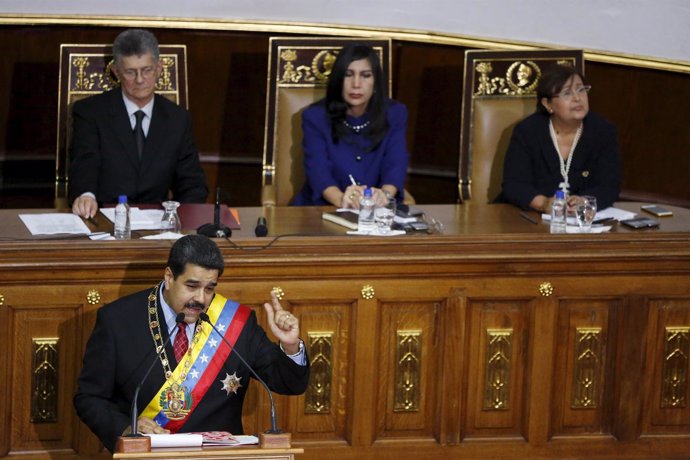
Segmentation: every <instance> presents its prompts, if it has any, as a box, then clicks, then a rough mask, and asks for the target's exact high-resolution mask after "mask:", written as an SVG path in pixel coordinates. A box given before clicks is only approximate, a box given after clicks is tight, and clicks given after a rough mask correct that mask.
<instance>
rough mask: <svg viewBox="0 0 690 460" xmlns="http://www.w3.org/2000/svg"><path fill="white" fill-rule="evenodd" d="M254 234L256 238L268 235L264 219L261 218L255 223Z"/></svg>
mask: <svg viewBox="0 0 690 460" xmlns="http://www.w3.org/2000/svg"><path fill="white" fill-rule="evenodd" d="M254 234H255V235H256V236H266V235H268V227H267V226H266V218H265V217H263V216H261V217H259V218H258V219H257V221H256V228H255V229H254Z"/></svg>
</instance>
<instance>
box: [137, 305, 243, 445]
mask: <svg viewBox="0 0 690 460" xmlns="http://www.w3.org/2000/svg"><path fill="white" fill-rule="evenodd" d="M206 313H207V314H208V316H209V318H210V320H211V322H212V323H213V324H215V326H216V328H217V329H218V330H219V331H220V332H221V333H222V334H224V337H225V339H226V340H227V341H228V342H229V343H230V344H232V345H233V346H234V345H235V342H236V341H237V338H238V337H239V335H240V332H242V329H243V328H244V324H245V323H246V321H247V318H248V317H249V314H250V313H251V310H250V309H249V308H248V307H245V306H243V305H240V304H238V303H237V302H233V301H231V300H228V299H226V298H225V297H223V296H221V295H219V294H216V295H215V297H214V298H213V301H212V302H211V305H210V306H209V307H208V311H207V312H206ZM230 353H231V349H230V348H229V347H228V346H227V345H226V344H225V342H224V341H223V339H221V338H220V337H218V334H217V333H216V332H215V331H214V330H213V328H212V327H211V326H210V325H209V324H207V323H205V322H202V321H200V322H199V324H197V328H196V331H195V333H194V338H193V339H192V343H191V345H190V347H189V349H188V350H187V354H186V355H185V356H184V358H182V360H181V361H180V362H179V363H178V364H177V367H176V368H175V370H174V371H173V372H172V374H171V375H170V376H169V377H168V379H167V380H166V381H165V382H164V383H163V386H162V387H161V388H160V389H159V390H158V392H157V393H156V395H155V396H154V398H153V399H152V400H151V402H149V404H148V406H146V409H144V411H143V412H142V413H141V416H143V417H148V418H151V419H153V420H155V421H156V423H158V425H160V426H162V427H163V428H165V429H168V430H170V432H171V433H177V432H178V431H179V430H180V429H181V428H182V426H183V425H184V424H185V422H186V421H187V420H188V419H189V416H190V415H191V413H192V412H194V409H195V408H196V407H197V405H198V403H199V402H200V401H201V399H202V398H203V397H204V395H205V394H206V392H207V391H208V389H209V388H210V387H211V385H212V384H213V381H214V379H215V378H216V376H217V375H218V372H219V371H220V369H221V368H222V367H223V364H224V363H225V361H226V360H227V358H228V355H230Z"/></svg>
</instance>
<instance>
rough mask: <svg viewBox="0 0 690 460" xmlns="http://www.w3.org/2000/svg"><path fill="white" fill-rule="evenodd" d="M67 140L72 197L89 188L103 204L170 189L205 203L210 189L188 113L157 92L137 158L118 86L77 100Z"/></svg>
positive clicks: (162, 195)
mask: <svg viewBox="0 0 690 460" xmlns="http://www.w3.org/2000/svg"><path fill="white" fill-rule="evenodd" d="M72 119H73V134H72V140H71V145H70V168H69V195H70V200H74V199H75V198H76V197H78V196H79V195H81V194H82V193H84V192H93V193H94V194H95V195H96V200H97V201H98V202H99V203H100V204H101V205H103V204H106V203H117V197H118V196H119V195H127V197H128V198H129V201H130V202H131V203H160V202H162V201H165V200H166V199H167V198H168V190H172V194H173V199H174V200H177V201H180V202H182V203H203V202H205V201H206V195H207V194H208V190H207V188H206V181H205V178H204V172H203V170H202V168H201V163H200V162H199V154H198V151H197V148H196V145H195V143H194V135H193V133H192V123H191V119H190V117H189V113H188V112H187V111H186V110H185V109H183V108H182V107H180V106H178V105H177V104H175V103H173V102H171V101H169V100H168V99H166V98H164V97H163V96H160V95H155V102H154V104H153V113H152V114H151V124H150V126H149V130H148V134H147V137H146V140H145V142H144V153H143V155H142V158H141V160H140V159H139V155H138V153H137V148H136V144H135V140H134V134H133V131H132V125H131V124H130V121H129V117H128V115H127V109H126V108H125V103H124V101H123V100H122V90H121V89H120V88H116V89H113V90H110V91H107V92H105V93H102V94H98V95H95V96H91V97H89V98H86V99H83V100H81V101H78V102H75V104H74V108H73V109H72Z"/></svg>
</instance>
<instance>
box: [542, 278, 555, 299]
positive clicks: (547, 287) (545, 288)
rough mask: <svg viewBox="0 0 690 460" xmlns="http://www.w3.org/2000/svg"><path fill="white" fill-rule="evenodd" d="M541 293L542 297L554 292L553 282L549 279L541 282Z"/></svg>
mask: <svg viewBox="0 0 690 460" xmlns="http://www.w3.org/2000/svg"><path fill="white" fill-rule="evenodd" d="M539 294H541V295H542V297H549V296H550V295H551V294H553V284H551V283H550V282H548V281H544V282H543V283H541V284H540V285H539Z"/></svg>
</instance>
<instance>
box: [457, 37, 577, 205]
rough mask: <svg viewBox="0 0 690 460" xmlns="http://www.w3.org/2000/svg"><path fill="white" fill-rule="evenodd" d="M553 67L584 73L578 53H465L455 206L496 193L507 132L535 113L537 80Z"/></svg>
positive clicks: (480, 200)
mask: <svg viewBox="0 0 690 460" xmlns="http://www.w3.org/2000/svg"><path fill="white" fill-rule="evenodd" d="M557 63H558V64H568V65H573V66H575V67H577V69H578V70H580V71H581V72H584V59H583V55H582V50H544V51H487V50H471V51H466V52H465V77H464V93H463V100H462V121H461V128H460V168H459V172H458V192H459V200H460V202H464V201H466V200H474V201H477V202H480V203H488V202H491V201H493V200H494V199H495V198H496V197H497V196H498V195H499V193H500V192H501V180H502V177H503V159H504V157H505V153H506V150H507V148H508V143H509V141H510V136H511V134H512V132H513V128H514V127H515V125H516V124H517V122H518V121H520V120H521V119H523V118H524V117H526V116H527V115H529V114H531V113H532V112H534V111H535V110H536V102H537V100H536V89H537V83H538V82H539V77H540V76H541V74H542V71H543V70H545V69H547V68H548V67H550V66H551V65H554V64H557Z"/></svg>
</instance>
